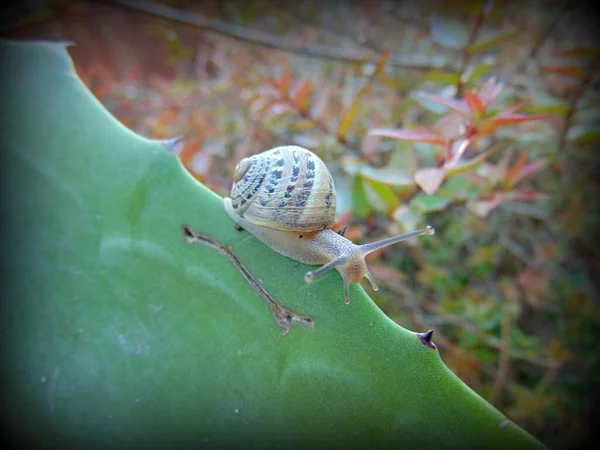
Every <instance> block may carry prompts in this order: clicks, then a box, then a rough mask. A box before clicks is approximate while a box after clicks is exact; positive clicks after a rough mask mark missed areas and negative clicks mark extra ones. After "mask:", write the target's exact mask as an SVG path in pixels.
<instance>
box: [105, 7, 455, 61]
mask: <svg viewBox="0 0 600 450" xmlns="http://www.w3.org/2000/svg"><path fill="white" fill-rule="evenodd" d="M111 1H112V2H113V3H117V4H119V5H122V6H126V7H129V8H132V9H135V10H137V11H143V12H145V13H148V14H153V15H155V16H159V17H163V18H166V19H170V20H175V21H177V22H181V23H185V24H188V25H194V26H197V27H200V28H205V29H208V30H211V31H214V32H216V33H220V34H224V35H227V36H229V37H231V38H234V39H238V40H240V41H243V42H247V43H249V44H254V45H261V46H263V47H268V48H272V49H275V50H281V51H284V52H288V53H295V54H298V55H302V56H309V57H313V58H322V59H328V60H333V61H341V62H344V63H350V64H364V63H365V62H367V61H368V60H369V59H370V55H369V53H368V52H363V53H362V54H351V53H344V52H341V51H340V50H339V49H334V48H331V47H326V46H321V45H312V46H310V47H307V46H305V45H297V44H295V43H291V42H282V41H281V40H280V38H278V37H273V36H271V35H269V34H266V33H263V32H260V31H255V30H250V29H248V28H245V27H239V26H235V25H230V24H228V23H226V22H223V21H220V20H215V19H207V18H206V17H204V16H202V15H200V14H198V13H192V12H189V11H183V10H179V9H176V8H171V7H170V6H165V5H160V4H157V3H152V2H146V1H144V0H111ZM390 64H392V65H393V66H395V67H401V68H404V69H412V70H420V71H430V70H440V71H444V72H458V71H457V70H456V69H454V68H452V67H446V66H436V65H427V64H417V63H411V62H408V61H406V60H400V59H399V58H393V59H392V60H391V61H390Z"/></svg>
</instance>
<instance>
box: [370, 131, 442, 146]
mask: <svg viewBox="0 0 600 450" xmlns="http://www.w3.org/2000/svg"><path fill="white" fill-rule="evenodd" d="M368 134H369V136H384V137H390V138H394V139H402V140H405V141H413V142H427V143H429V144H435V145H444V144H445V142H444V139H442V138H441V136H440V135H439V133H438V132H437V130H435V129H433V128H427V127H418V128H412V129H408V128H397V129H392V128H373V129H372V130H369V133H368Z"/></svg>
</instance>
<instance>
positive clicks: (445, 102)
mask: <svg viewBox="0 0 600 450" xmlns="http://www.w3.org/2000/svg"><path fill="white" fill-rule="evenodd" d="M419 95H420V96H421V97H425V98H426V99H428V100H431V101H432V102H435V103H437V104H439V105H442V106H445V107H446V108H450V109H452V110H454V111H456V112H457V113H459V114H461V115H463V116H465V117H469V116H470V111H469V107H468V106H467V103H466V102H465V101H464V100H460V99H455V98H448V97H442V96H441V95H435V94H428V93H427V92H419Z"/></svg>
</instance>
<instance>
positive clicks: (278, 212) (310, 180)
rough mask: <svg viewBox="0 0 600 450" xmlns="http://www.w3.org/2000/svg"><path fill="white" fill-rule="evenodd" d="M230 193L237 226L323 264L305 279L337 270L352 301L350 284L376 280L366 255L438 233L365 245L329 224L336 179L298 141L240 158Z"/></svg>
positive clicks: (228, 202)
mask: <svg viewBox="0 0 600 450" xmlns="http://www.w3.org/2000/svg"><path fill="white" fill-rule="evenodd" d="M233 180H234V183H233V186H232V188H231V198H225V200H224V205H225V210H226V211H227V213H228V214H229V215H230V217H231V218H232V219H233V220H234V221H235V222H236V224H237V225H239V226H240V227H242V228H244V229H246V230H247V231H249V232H250V233H252V234H253V235H254V236H255V237H256V238H258V239H259V240H260V241H262V242H263V243H264V244H266V245H268V246H269V247H271V248H272V249H273V250H275V251H276V252H278V253H280V254H282V255H284V256H287V257H288V258H291V259H294V260H296V261H299V262H301V263H304V264H310V265H317V264H320V265H322V267H320V268H318V269H316V270H314V271H310V272H307V273H306V275H305V277H304V279H305V281H306V282H307V283H310V282H312V280H313V279H314V277H315V276H317V275H319V274H321V273H324V272H326V271H328V270H330V269H333V268H335V269H337V270H338V271H339V272H340V274H341V276H342V279H343V280H344V299H345V301H346V303H349V302H350V295H349V286H350V283H358V282H360V281H361V280H362V279H363V278H365V277H366V278H367V279H368V280H369V281H370V282H371V285H372V286H373V289H375V290H377V284H376V283H375V280H374V278H373V276H372V275H371V273H370V272H369V269H368V268H367V265H366V262H365V256H366V255H368V254H369V253H371V252H373V251H375V250H378V249H380V248H383V247H387V246H388V245H392V244H394V243H396V242H398V241H401V240H403V239H406V238H409V237H412V236H418V235H421V234H434V230H433V228H432V227H430V226H428V227H426V228H425V229H422V230H417V231H413V232H411V233H407V234H403V235H400V236H395V237H391V238H388V239H383V240H381V241H377V242H373V243H370V244H365V245H357V244H354V243H353V242H352V241H350V240H348V239H346V238H345V237H343V236H342V235H340V234H339V233H336V232H335V231H333V230H332V229H331V226H332V225H333V224H334V223H335V207H336V196H335V186H334V183H333V179H332V178H331V175H330V173H329V171H328V170H327V167H326V166H325V164H324V163H323V161H322V160H321V159H320V158H319V157H318V156H317V155H315V154H314V153H312V152H310V151H309V150H306V149H304V148H302V147H298V146H291V145H290V146H282V147H276V148H274V149H271V150H268V151H266V152H263V153H260V154H258V155H254V156H251V157H249V158H244V159H242V160H241V161H240V162H239V163H238V165H237V166H236V168H235V172H234V176H233Z"/></svg>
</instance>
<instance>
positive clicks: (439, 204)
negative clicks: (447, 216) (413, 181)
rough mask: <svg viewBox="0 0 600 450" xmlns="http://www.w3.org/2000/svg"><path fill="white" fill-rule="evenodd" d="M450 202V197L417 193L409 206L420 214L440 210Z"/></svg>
mask: <svg viewBox="0 0 600 450" xmlns="http://www.w3.org/2000/svg"><path fill="white" fill-rule="evenodd" d="M451 202H452V199H451V198H448V197H443V196H442V195H438V194H433V195H427V194H423V193H421V194H418V195H416V196H415V197H414V198H413V199H412V200H411V202H410V207H411V208H412V209H413V210H414V211H417V212H419V213H421V214H423V213H428V212H435V211H442V210H443V209H445V208H446V207H447V206H448V205H449V204H450V203H451Z"/></svg>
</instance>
